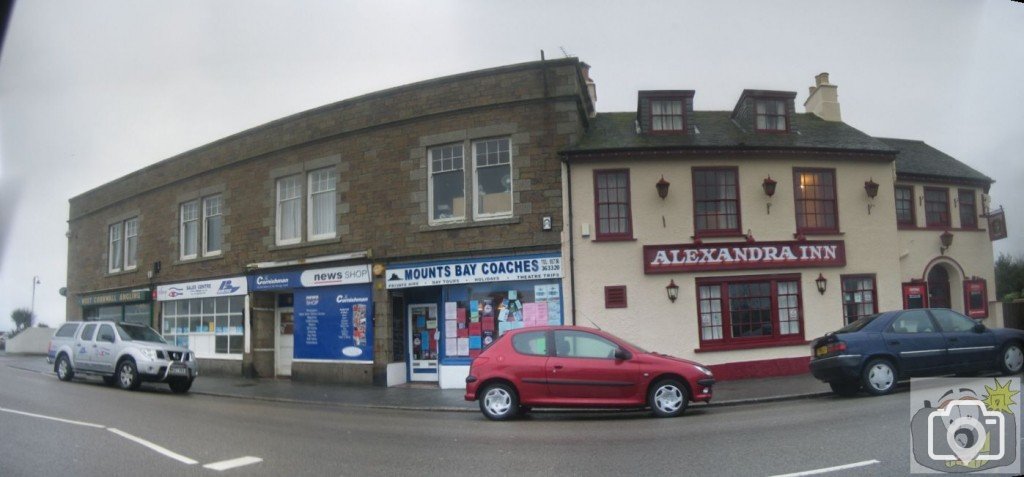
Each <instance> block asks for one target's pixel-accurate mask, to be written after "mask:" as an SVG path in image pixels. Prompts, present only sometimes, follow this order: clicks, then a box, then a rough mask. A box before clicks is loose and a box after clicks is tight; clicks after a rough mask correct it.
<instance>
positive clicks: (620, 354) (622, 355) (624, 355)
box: [615, 348, 633, 361]
mask: <svg viewBox="0 0 1024 477" xmlns="http://www.w3.org/2000/svg"><path fill="white" fill-rule="evenodd" d="M632 357H633V355H632V354H630V353H629V351H626V350H624V349H622V348H615V359H618V360H621V361H625V360H627V359H629V358H632Z"/></svg>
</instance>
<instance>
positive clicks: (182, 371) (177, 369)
mask: <svg viewBox="0 0 1024 477" xmlns="http://www.w3.org/2000/svg"><path fill="white" fill-rule="evenodd" d="M167 375H168V376H188V368H187V367H185V366H171V369H168V370H167Z"/></svg>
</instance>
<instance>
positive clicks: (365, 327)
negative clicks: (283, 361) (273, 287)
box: [294, 285, 373, 363]
mask: <svg viewBox="0 0 1024 477" xmlns="http://www.w3.org/2000/svg"><path fill="white" fill-rule="evenodd" d="M370 297H371V290H370V286H369V285H349V286H340V287H324V288H307V289H300V290H296V291H295V335H294V337H295V359H296V360H303V359H306V360H327V361H351V362H365V363H371V362H373V300H372V299H371V298H370Z"/></svg>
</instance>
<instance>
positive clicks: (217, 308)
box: [161, 296, 245, 356]
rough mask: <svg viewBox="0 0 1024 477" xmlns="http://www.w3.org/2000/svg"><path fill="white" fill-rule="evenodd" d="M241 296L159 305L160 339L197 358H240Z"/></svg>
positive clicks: (241, 342) (242, 326)
mask: <svg viewBox="0 0 1024 477" xmlns="http://www.w3.org/2000/svg"><path fill="white" fill-rule="evenodd" d="M244 308H245V297H242V296H232V297H217V298H202V299H194V300H176V301H166V302H163V310H162V314H161V316H162V317H163V326H162V330H163V337H164V339H165V340H167V342H168V343H172V344H174V345H176V346H182V347H186V348H189V349H190V350H192V351H194V352H195V353H196V354H197V355H199V356H213V355H224V354H228V355H241V354H242V352H243V346H244V337H245V336H244V335H245V328H244V325H243V323H242V321H243V318H242V317H243V316H244Z"/></svg>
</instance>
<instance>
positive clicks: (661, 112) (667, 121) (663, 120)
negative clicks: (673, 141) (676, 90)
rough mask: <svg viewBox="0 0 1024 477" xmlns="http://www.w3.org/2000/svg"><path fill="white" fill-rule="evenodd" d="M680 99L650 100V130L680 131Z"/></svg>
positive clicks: (681, 114)
mask: <svg viewBox="0 0 1024 477" xmlns="http://www.w3.org/2000/svg"><path fill="white" fill-rule="evenodd" d="M683 125H684V121H683V102H682V101H681V100H654V99H652V100H651V131H682V130H683Z"/></svg>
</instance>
